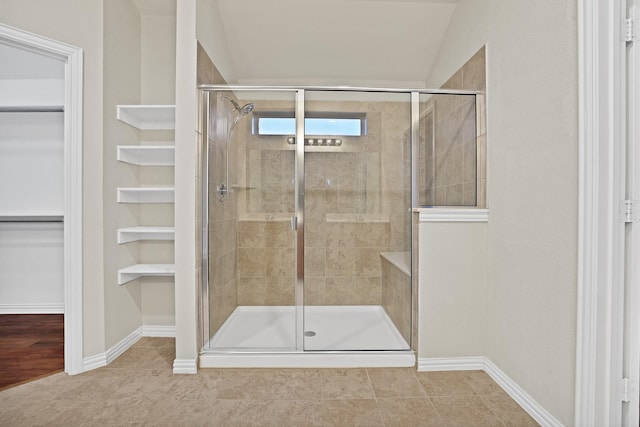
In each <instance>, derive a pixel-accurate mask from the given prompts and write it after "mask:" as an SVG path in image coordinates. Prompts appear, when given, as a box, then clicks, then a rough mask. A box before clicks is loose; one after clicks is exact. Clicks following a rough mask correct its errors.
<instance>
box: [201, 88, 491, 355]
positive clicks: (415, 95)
mask: <svg viewBox="0 0 640 427" xmlns="http://www.w3.org/2000/svg"><path fill="white" fill-rule="evenodd" d="M198 89H199V92H200V96H199V102H200V103H201V104H200V112H201V114H200V116H199V125H198V129H199V130H201V131H202V133H201V134H200V135H199V136H200V139H201V142H202V151H201V153H202V158H201V163H200V167H201V168H202V186H201V197H202V207H201V212H200V213H201V215H202V221H201V222H202V230H201V231H202V233H201V239H202V251H201V256H202V266H201V267H202V268H201V270H202V275H201V280H202V283H201V285H202V299H201V309H202V315H203V319H202V333H203V343H206V342H208V341H209V340H210V338H211V336H210V328H209V316H210V313H209V292H210V291H209V265H208V255H209V244H208V234H209V230H208V221H207V218H208V216H209V177H208V168H209V123H210V122H209V113H210V93H211V92H218V91H238V92H243V91H244V92H246V91H256V92H260V91H263V92H295V119H296V132H295V133H296V137H295V171H294V173H295V189H294V197H295V212H294V216H293V217H292V218H291V228H292V230H293V231H295V232H296V247H295V251H296V260H295V264H296V275H295V284H294V301H295V313H296V314H295V348H294V349H292V350H295V351H296V352H304V351H305V350H304V224H305V214H304V207H305V204H304V202H305V201H304V196H305V195H304V188H305V187H304V186H305V177H304V174H305V165H304V163H305V147H304V136H305V128H304V118H305V113H304V110H305V94H306V91H334V92H382V93H406V94H408V95H409V96H410V104H411V105H410V126H411V130H410V135H411V136H410V139H411V140H410V147H411V178H410V179H411V209H412V210H413V209H414V208H417V207H418V206H419V201H418V179H419V176H418V163H417V162H418V142H419V141H418V140H419V124H420V123H419V122H420V95H421V94H430V95H474V96H475V95H478V94H481V93H482V92H479V91H469V90H452V89H402V88H373V87H354V86H246V85H200V86H198ZM411 224H412V228H413V221H411ZM411 233H412V235H414V233H415V230H413V229H412V230H411ZM411 271H413V266H412V267H411ZM412 325H413V322H412ZM412 327H413V326H412ZM410 346H412V344H411V343H410Z"/></svg>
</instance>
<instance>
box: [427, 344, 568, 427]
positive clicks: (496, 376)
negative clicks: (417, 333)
mask: <svg viewBox="0 0 640 427" xmlns="http://www.w3.org/2000/svg"><path fill="white" fill-rule="evenodd" d="M469 370H482V371H485V372H486V373H487V375H489V376H490V377H491V379H493V380H494V381H495V382H496V383H497V384H498V385H499V386H500V387H502V389H503V390H504V391H505V392H506V393H507V394H508V395H509V396H511V398H512V399H513V400H515V401H516V402H517V403H518V405H520V406H521V407H522V408H523V409H524V410H525V411H527V413H528V414H529V415H531V417H532V418H533V419H534V420H536V422H538V423H539V424H540V425H541V426H544V427H546V426H549V427H562V426H563V424H562V423H561V422H560V421H558V420H557V419H556V418H555V417H554V416H553V415H551V413H549V411H547V410H546V409H545V408H544V407H543V406H542V405H540V404H539V403H538V402H536V400H535V399H534V398H533V397H531V396H530V395H529V394H528V393H527V392H526V391H525V390H524V389H523V388H522V387H520V386H519V385H518V384H517V383H516V382H515V381H513V380H512V379H511V378H509V376H508V375H507V374H505V373H504V372H502V371H501V370H500V368H498V367H497V366H496V365H495V364H494V363H493V362H492V361H491V360H489V359H487V358H486V357H484V356H478V357H452V358H444V357H434V358H419V359H418V371H469Z"/></svg>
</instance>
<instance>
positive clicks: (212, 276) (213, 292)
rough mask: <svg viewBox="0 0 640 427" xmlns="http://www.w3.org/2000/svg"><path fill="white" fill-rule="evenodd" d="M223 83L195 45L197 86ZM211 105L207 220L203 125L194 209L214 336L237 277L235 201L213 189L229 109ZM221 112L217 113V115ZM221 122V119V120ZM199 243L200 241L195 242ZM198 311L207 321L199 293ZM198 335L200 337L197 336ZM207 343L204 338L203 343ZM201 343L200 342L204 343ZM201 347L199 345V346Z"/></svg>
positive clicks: (233, 300) (219, 175)
mask: <svg viewBox="0 0 640 427" xmlns="http://www.w3.org/2000/svg"><path fill="white" fill-rule="evenodd" d="M225 83H226V82H225V80H224V79H223V77H222V76H221V74H220V73H219V72H218V70H217V69H216V67H215V65H214V64H213V62H212V61H211V59H210V58H209V56H208V55H207V54H206V52H205V51H204V49H203V48H202V46H200V44H198V84H225ZM211 98H212V99H213V101H212V102H211V103H210V108H211V114H210V118H209V123H208V126H209V140H208V146H209V156H208V164H209V170H208V176H209V218H202V215H201V208H202V198H201V197H200V193H201V189H202V177H203V176H206V175H205V174H204V173H203V170H202V169H203V164H202V156H204V155H205V151H206V150H205V147H206V146H207V144H205V141H204V139H203V138H204V135H203V133H202V130H203V129H202V127H203V126H202V125H201V126H199V128H200V129H199V135H198V144H199V146H198V153H199V158H198V161H197V165H196V167H197V170H198V173H197V176H198V185H197V192H198V193H197V195H196V200H197V201H198V206H196V213H197V221H196V233H197V235H198V236H199V235H200V233H201V227H202V222H203V221H207V225H208V229H209V236H208V241H209V265H208V270H209V292H208V303H209V329H210V334H211V335H213V334H214V333H215V332H216V331H217V330H218V328H219V327H220V326H221V325H222V324H223V323H224V321H225V320H226V319H227V318H228V317H229V315H230V314H231V313H232V312H233V310H235V308H236V307H237V285H236V282H237V274H236V256H237V255H236V253H237V251H236V229H237V222H238V220H237V199H236V198H233V197H231V198H230V199H229V200H227V201H225V202H220V201H219V200H218V194H217V192H216V186H217V184H218V182H220V181H225V180H226V178H225V158H226V157H225V156H226V154H227V153H226V144H225V136H226V130H227V126H228V123H227V121H228V120H227V119H226V118H227V117H228V114H226V113H227V112H228V111H229V110H230V106H229V105H226V104H224V103H219V102H218V101H216V100H215V96H212V97H211ZM218 110H220V111H218ZM221 117H222V118H224V119H220V118H221ZM197 241H198V242H200V241H201V240H200V239H197ZM197 253H198V254H200V253H202V247H201V246H199V247H198V248H197ZM196 268H197V269H198V274H197V276H196V277H198V280H199V281H198V284H197V286H198V289H201V287H202V281H201V272H202V262H201V260H200V259H199V258H198V263H197V266H196ZM197 294H198V298H199V301H198V307H199V317H200V319H206V316H205V315H204V313H202V311H201V309H202V304H201V303H202V300H201V298H203V296H206V294H204V295H203V293H202V292H198V293H197ZM200 335H201V334H199V336H200ZM204 340H206V338H205V339H204ZM204 340H202V341H204ZM203 344H204V343H203V342H199V345H200V346H202V345H203Z"/></svg>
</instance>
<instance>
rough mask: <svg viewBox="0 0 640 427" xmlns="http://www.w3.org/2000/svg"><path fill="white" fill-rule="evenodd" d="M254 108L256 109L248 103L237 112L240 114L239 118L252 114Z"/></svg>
mask: <svg viewBox="0 0 640 427" xmlns="http://www.w3.org/2000/svg"><path fill="white" fill-rule="evenodd" d="M254 108H256V105H255V104H252V103H248V104H245V105H244V106H243V107H242V108H240V109H238V112H239V113H240V116H241V117H242V116H246V115H247V114H249V113H250V112H252V111H253V109H254Z"/></svg>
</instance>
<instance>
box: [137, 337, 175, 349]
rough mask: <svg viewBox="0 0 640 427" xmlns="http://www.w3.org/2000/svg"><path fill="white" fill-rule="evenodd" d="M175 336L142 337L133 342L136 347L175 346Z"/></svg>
mask: <svg viewBox="0 0 640 427" xmlns="http://www.w3.org/2000/svg"><path fill="white" fill-rule="evenodd" d="M175 345H176V340H175V338H163V337H142V338H140V340H139V341H138V342H137V343H136V344H135V346H136V347H170V348H175Z"/></svg>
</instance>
